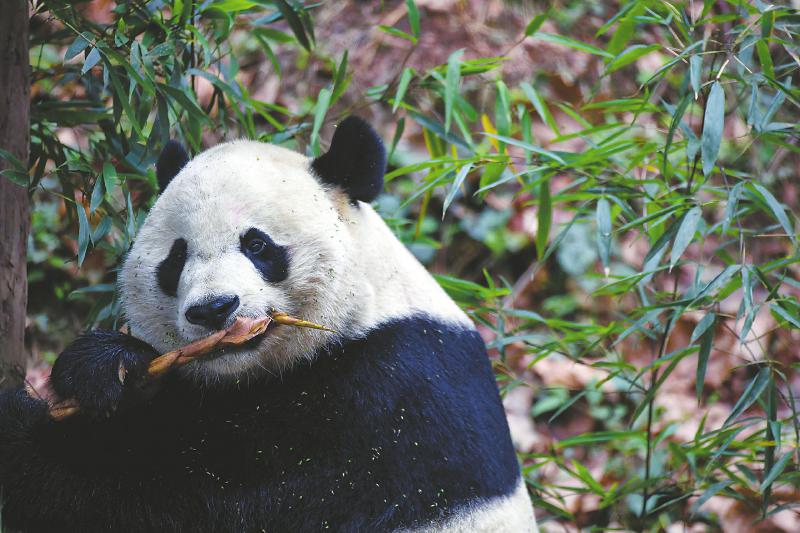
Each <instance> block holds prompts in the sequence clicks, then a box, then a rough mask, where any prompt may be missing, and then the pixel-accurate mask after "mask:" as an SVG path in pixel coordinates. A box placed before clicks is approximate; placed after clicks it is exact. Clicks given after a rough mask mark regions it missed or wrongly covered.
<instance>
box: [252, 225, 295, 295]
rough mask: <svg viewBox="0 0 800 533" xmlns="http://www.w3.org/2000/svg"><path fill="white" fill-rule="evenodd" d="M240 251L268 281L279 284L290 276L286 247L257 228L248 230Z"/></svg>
mask: <svg viewBox="0 0 800 533" xmlns="http://www.w3.org/2000/svg"><path fill="white" fill-rule="evenodd" d="M240 249H241V251H242V253H243V254H244V255H245V256H246V257H247V258H248V259H249V260H250V261H251V262H252V263H253V266H255V267H256V270H258V271H259V272H260V273H261V276H262V277H263V278H264V279H265V280H266V281H269V282H271V283H277V282H279V281H283V280H285V279H286V278H287V276H288V275H289V253H288V251H287V250H286V247H285V246H281V245H280V244H277V243H276V242H275V241H273V240H272V239H271V238H270V237H269V235H267V234H266V233H264V232H263V231H261V230H259V229H257V228H250V229H249V230H247V231H246V232H245V233H244V235H242V236H241V238H240Z"/></svg>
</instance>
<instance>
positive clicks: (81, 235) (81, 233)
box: [75, 203, 89, 268]
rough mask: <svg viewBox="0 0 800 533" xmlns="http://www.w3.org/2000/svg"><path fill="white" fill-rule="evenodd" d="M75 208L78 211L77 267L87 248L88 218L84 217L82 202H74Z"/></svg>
mask: <svg viewBox="0 0 800 533" xmlns="http://www.w3.org/2000/svg"><path fill="white" fill-rule="evenodd" d="M75 209H76V210H77V211H78V268H80V267H81V265H82V264H83V260H84V259H85V258H86V251H87V250H88V249H89V219H88V218H86V209H85V208H84V207H83V204H81V203H77V204H75Z"/></svg>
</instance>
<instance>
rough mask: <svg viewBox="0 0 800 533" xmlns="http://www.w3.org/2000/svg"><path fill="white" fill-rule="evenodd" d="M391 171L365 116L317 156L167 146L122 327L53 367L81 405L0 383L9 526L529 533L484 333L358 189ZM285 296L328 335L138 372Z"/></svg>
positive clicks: (57, 382)
mask: <svg viewBox="0 0 800 533" xmlns="http://www.w3.org/2000/svg"><path fill="white" fill-rule="evenodd" d="M384 168H385V155H384V149H383V145H382V143H381V141H380V139H379V138H378V137H377V135H376V134H375V133H374V132H373V131H372V129H371V128H370V127H369V126H368V125H366V124H365V123H364V122H363V121H361V120H360V119H357V118H350V119H347V120H345V121H344V122H343V123H342V124H341V125H340V126H339V127H338V128H337V131H336V133H335V135H334V138H333V140H332V143H331V148H330V150H329V151H328V152H327V153H326V154H325V155H323V156H321V157H320V158H317V159H316V160H313V161H312V160H309V159H308V158H306V157H305V156H303V155H301V154H298V153H295V152H292V151H289V150H286V149H284V148H280V147H277V146H272V145H268V144H262V143H257V142H252V141H234V142H230V143H226V144H222V145H219V146H217V147H215V148H212V149H210V150H207V151H205V152H203V153H201V154H200V155H198V156H197V157H195V158H194V159H192V160H191V161H189V160H188V156H187V155H186V154H185V152H184V151H183V149H182V148H180V146H179V145H177V144H175V143H171V144H169V145H168V146H167V148H165V150H164V152H163V153H162V155H161V157H160V158H159V163H158V168H157V170H158V178H159V183H160V185H161V188H162V191H163V193H162V195H161V196H160V198H159V199H158V200H157V202H156V204H155V205H154V207H153V209H152V210H151V212H150V214H149V215H148V218H147V220H146V222H145V223H144V225H143V227H142V228H141V231H140V233H139V235H138V236H137V240H136V243H135V244H134V246H133V247H132V249H131V250H130V252H129V254H128V257H127V259H126V261H125V263H124V267H123V269H122V271H121V274H120V295H121V298H122V303H123V309H124V313H125V317H126V320H127V321H128V323H129V325H130V328H131V334H132V336H128V335H123V334H122V333H117V332H102V331H94V332H90V333H88V334H86V335H84V336H82V337H80V338H79V339H78V340H76V341H75V343H73V344H72V345H71V346H70V347H69V348H68V349H67V350H66V351H65V352H64V353H62V354H61V356H60V357H59V358H58V360H57V362H56V364H55V366H54V369H53V374H52V378H51V382H52V385H53V388H54V389H55V390H56V392H58V394H59V395H60V396H62V397H71V398H76V399H77V400H78V401H79V402H80V404H81V407H82V413H83V414H82V415H81V416H78V417H75V418H74V419H70V420H68V421H63V422H54V421H51V420H49V419H48V417H47V414H46V405H45V404H44V402H41V401H39V400H33V399H30V398H29V397H28V396H27V395H25V394H24V392H22V391H14V392H11V393H4V394H3V395H2V396H0V489H1V490H2V498H3V508H2V512H3V523H4V524H7V525H9V526H11V527H14V528H17V529H20V530H23V531H56V530H58V531H137V532H140V531H193V532H194V531H267V532H305V531H337V532H338V531H346V532H362V531H363V532H372V531H376V532H383V531H414V532H428V531H430V532H433V531H452V532H456V531H458V532H467V531H470V532H471V531H475V532H509V533H512V532H513V533H516V532H527V531H535V530H536V525H535V521H534V518H533V512H532V508H531V504H530V500H529V498H528V495H527V491H526V489H525V486H524V483H523V481H522V479H521V477H520V472H519V466H518V463H517V460H516V457H515V454H514V451H513V449H512V445H511V441H510V438H509V434H508V427H507V425H506V421H505V417H504V413H503V409H502V406H501V403H500V399H499V395H498V392H497V388H496V385H495V382H494V378H493V375H492V372H491V367H490V364H489V361H488V359H487V357H486V353H485V348H484V345H483V343H482V341H481V339H480V337H479V335H478V334H477V332H476V331H475V329H474V327H473V326H472V324H471V322H470V321H469V319H468V318H467V317H466V315H464V314H463V313H462V312H461V310H460V309H459V308H458V307H457V306H456V305H455V303H453V301H452V300H451V299H450V298H449V297H448V296H447V295H446V294H445V293H444V291H443V290H442V289H441V288H440V287H439V286H438V284H437V283H436V282H435V280H434V279H433V278H432V277H431V276H430V275H429V274H428V273H427V272H426V271H425V269H424V268H423V267H422V266H421V265H420V264H419V263H418V262H417V261H416V260H415V259H414V258H413V256H412V255H411V254H410V253H409V252H408V251H407V250H406V248H405V247H404V246H403V245H402V244H401V243H400V242H399V241H398V240H397V239H396V238H395V237H394V236H393V235H392V233H391V231H390V230H389V229H388V228H387V227H386V225H385V224H384V223H383V221H382V220H381V219H380V217H379V216H378V215H377V214H376V213H375V212H374V211H373V209H372V208H371V207H370V206H369V204H368V203H367V202H369V201H371V200H372V199H374V197H375V196H376V195H377V194H378V193H379V192H380V190H381V189H382V185H383V171H384ZM173 178H174V179H173ZM167 185H169V186H167ZM274 310H279V311H283V312H287V313H290V314H292V315H295V316H299V317H302V318H305V319H308V320H311V321H314V322H318V323H321V324H324V325H326V326H328V327H330V328H332V329H334V330H336V332H337V333H336V334H331V333H327V332H322V331H317V330H311V329H300V328H290V327H285V326H277V327H273V328H270V330H269V331H268V332H267V333H266V334H265V335H264V336H262V337H259V338H257V339H256V340H254V341H251V342H250V343H248V344H247V345H245V346H243V347H240V348H236V349H230V350H228V351H226V352H225V353H223V354H220V355H219V356H218V357H215V358H212V359H209V360H203V361H201V362H195V363H192V364H191V365H188V366H187V367H184V368H183V369H182V371H180V372H179V373H176V374H175V375H172V376H169V377H168V378H167V379H166V380H164V381H163V382H162V383H160V384H159V385H160V386H159V387H158V389H157V390H151V389H152V388H151V387H143V386H142V382H143V376H144V374H145V369H146V366H147V363H148V362H149V360H150V359H152V358H153V357H155V356H156V355H157V354H158V353H163V352H166V351H168V350H171V349H174V348H177V347H179V346H182V345H185V344H187V343H189V342H191V341H194V340H197V339H199V338H201V337H204V336H207V335H209V334H210V333H211V332H212V331H214V330H217V329H221V328H224V327H226V326H227V325H228V324H230V323H231V322H232V321H233V320H234V318H235V317H236V316H251V317H258V316H263V315H265V314H268V313H270V312H272V311H274ZM120 367H122V368H124V371H125V373H124V380H122V381H121V380H120Z"/></svg>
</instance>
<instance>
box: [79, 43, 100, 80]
mask: <svg viewBox="0 0 800 533" xmlns="http://www.w3.org/2000/svg"><path fill="white" fill-rule="evenodd" d="M100 59H101V56H100V50H98V49H97V48H92V51H91V52H89V55H88V56H86V60H85V61H84V62H83V68H81V74H86V73H87V72H88V71H90V70H91V69H92V67H93V66H95V65H96V64H97V63H99V62H100Z"/></svg>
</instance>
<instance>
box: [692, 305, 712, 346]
mask: <svg viewBox="0 0 800 533" xmlns="http://www.w3.org/2000/svg"><path fill="white" fill-rule="evenodd" d="M716 319H717V315H716V313H714V312H713V311H709V312H708V313H706V314H705V316H704V317H703V318H702V319H700V322H698V323H697V326H695V328H694V331H692V337H691V338H690V339H689V344H694V342H695V341H696V340H697V339H699V338H700V337H702V336H703V335H705V333H706V331H708V329H709V328H711V327H712V326H713V325H714V321H715V320H716Z"/></svg>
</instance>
